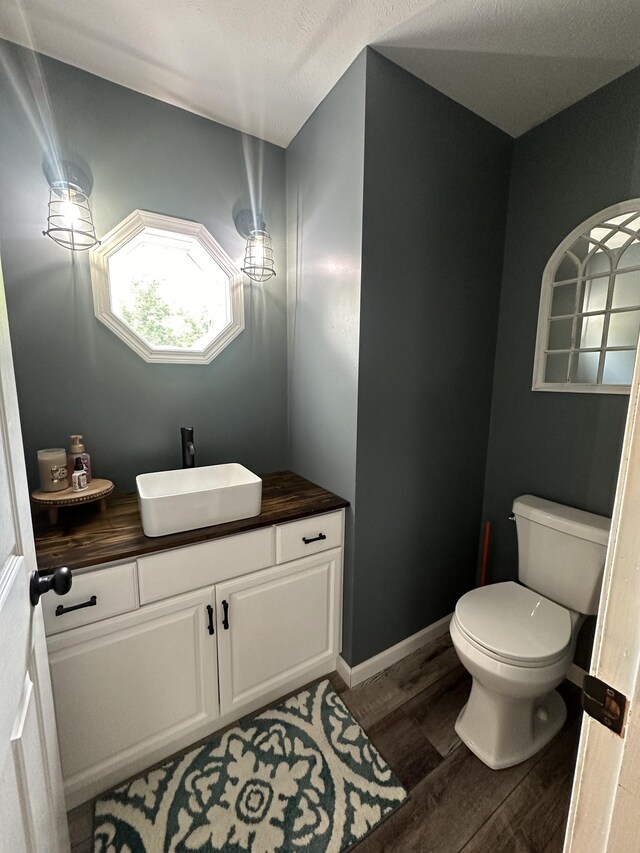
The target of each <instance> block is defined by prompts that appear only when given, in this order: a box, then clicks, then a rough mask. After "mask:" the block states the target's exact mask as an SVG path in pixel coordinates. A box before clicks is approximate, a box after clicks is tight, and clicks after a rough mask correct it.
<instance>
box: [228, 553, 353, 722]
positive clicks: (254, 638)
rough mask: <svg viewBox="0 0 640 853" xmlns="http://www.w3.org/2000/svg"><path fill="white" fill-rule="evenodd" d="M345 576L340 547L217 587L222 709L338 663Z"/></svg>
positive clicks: (291, 684)
mask: <svg viewBox="0 0 640 853" xmlns="http://www.w3.org/2000/svg"><path fill="white" fill-rule="evenodd" d="M341 577H342V549H340V548H336V549H334V550H333V551H325V552H324V553H322V554H316V555H315V556H313V557H308V558H306V559H304V560H296V561H295V562H292V563H287V565H286V566H281V567H278V568H274V569H265V570H264V571H261V572H256V573H255V574H253V575H249V576H247V577H244V578H239V579H238V580H234V581H228V582H226V583H221V584H218V585H216V612H217V616H218V629H217V631H218V668H219V674H220V675H219V677H220V707H221V712H222V714H223V715H225V714H228V713H230V712H232V711H235V710H236V709H239V708H241V707H242V706H244V705H249V704H252V703H253V704H255V701H254V700H256V699H259V698H260V697H264V701H268V700H269V694H271V695H273V694H274V692H277V690H278V689H280V690H283V689H286V688H288V687H290V689H293V688H294V687H295V686H297V685H296V684H295V682H297V683H298V684H302V683H304V676H305V675H307V674H308V675H309V677H310V678H311V677H315V676H317V675H320V674H322V672H329V671H330V670H331V669H333V667H334V665H335V660H336V657H337V655H338V652H339V647H338V644H339V637H340V601H341ZM225 615H226V619H225Z"/></svg>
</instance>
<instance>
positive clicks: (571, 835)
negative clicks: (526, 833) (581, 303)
mask: <svg viewBox="0 0 640 853" xmlns="http://www.w3.org/2000/svg"><path fill="white" fill-rule="evenodd" d="M591 674H593V675H595V676H596V677H597V678H599V679H601V680H602V681H604V682H606V683H607V684H608V685H610V686H611V687H613V688H614V689H616V690H618V691H620V692H621V693H623V694H624V695H625V696H626V697H627V699H628V700H629V701H628V705H627V710H626V718H625V727H624V729H623V731H622V735H617V734H614V733H613V732H612V731H610V730H609V729H607V728H606V727H605V726H603V725H602V724H601V723H599V722H596V720H594V719H592V718H591V717H588V716H586V715H585V716H584V720H583V726H582V732H581V736H580V747H579V751H578V762H577V766H576V775H575V779H574V785H573V793H572V799H571V809H570V812H569V822H568V826H567V836H566V839H565V848H564V849H565V851H566V853H606V851H611V853H613V851H616V853H617V851H624V853H633V851H640V834H639V832H638V814H639V813H640V719H638V712H639V711H640V357H638V358H637V359H636V370H635V375H634V378H633V383H632V386H631V394H630V398H629V413H628V416H627V426H626V431H625V439H624V445H623V450H622V461H621V465H620V473H619V476H618V487H617V491H616V500H615V505H614V510H613V518H612V520H611V539H610V542H609V548H608V552H607V563H606V566H605V575H604V580H603V587H602V595H601V599H600V608H599V611H598V623H597V628H596V639H595V644H594V650H593V660H592V663H591Z"/></svg>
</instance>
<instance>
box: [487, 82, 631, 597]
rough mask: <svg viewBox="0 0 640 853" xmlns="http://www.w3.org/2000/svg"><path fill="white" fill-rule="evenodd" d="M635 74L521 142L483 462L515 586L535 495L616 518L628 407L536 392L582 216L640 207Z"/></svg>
mask: <svg viewBox="0 0 640 853" xmlns="http://www.w3.org/2000/svg"><path fill="white" fill-rule="evenodd" d="M639 152H640V69H636V70H634V71H632V72H630V73H629V74H626V75H625V76H623V77H621V78H619V79H618V80H615V81H614V82H613V83H610V84H609V85H607V86H605V87H604V88H602V89H600V90H599V91H597V92H595V93H594V94H593V95H590V96H589V97H588V98H585V99H584V100H582V101H580V102H579V103H578V104H575V105H574V106H572V107H570V108H569V109H567V110H565V111H564V112H562V113H561V114H560V115H558V116H556V117H555V118H552V119H550V120H549V121H547V122H545V123H544V124H542V125H540V126H539V127H537V128H535V129H534V130H532V131H530V132H529V133H527V134H525V135H524V136H522V137H521V138H520V139H517V140H516V142H515V144H514V156H513V168H512V173H511V186H510V196H509V217H508V225H507V238H506V244H505V261H504V277H503V282H502V294H501V300H500V322H499V327H498V345H497V351H496V363H495V378H494V385H493V402H492V414H491V433H490V441H489V452H488V458H487V473H486V486H485V497H484V511H483V514H484V517H485V518H487V519H489V520H490V521H491V522H492V524H493V547H492V560H491V578H492V579H493V580H501V579H504V578H511V577H514V576H515V572H516V566H517V562H516V561H517V543H516V537H515V530H514V525H513V524H510V523H509V521H508V520H507V519H508V515H509V513H510V511H511V503H512V501H513V499H514V498H515V497H517V496H518V495H520V494H523V493H527V492H531V493H533V494H536V495H540V496H541V497H544V498H548V499H550V500H555V501H559V502H561V503H566V504H569V505H571V506H576V507H579V508H581V509H585V510H588V511H590V512H596V513H601V514H604V515H610V514H611V511H612V508H613V498H614V493H615V486H616V478H617V474H618V467H619V462H620V451H621V446H622V437H623V432H624V423H625V418H626V413H627V405H628V402H629V397H628V396H627V395H601V394H570V393H567V394H558V393H550V392H544V391H532V390H531V382H532V374H533V358H534V350H535V339H536V327H537V321H538V306H539V300H540V285H541V281H542V273H543V271H544V268H545V266H546V264H547V261H548V260H549V257H550V256H551V254H552V253H553V251H554V250H555V249H556V247H557V246H558V244H559V243H560V242H561V241H562V240H563V239H564V238H565V237H566V236H567V234H569V233H570V232H571V231H572V230H573V229H574V228H575V227H576V226H577V225H579V224H580V223H581V222H582V221H583V220H585V219H586V218H587V217H589V216H591V215H592V214H594V213H597V212H598V211H599V210H602V209H603V208H605V207H608V206H609V205H611V204H615V203H616V202H620V201H624V200H625V199H630V198H634V197H638V196H640V154H639Z"/></svg>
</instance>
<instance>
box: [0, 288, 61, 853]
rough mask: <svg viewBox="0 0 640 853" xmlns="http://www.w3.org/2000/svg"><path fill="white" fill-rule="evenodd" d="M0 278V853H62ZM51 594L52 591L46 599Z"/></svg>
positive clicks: (53, 739)
mask: <svg viewBox="0 0 640 853" xmlns="http://www.w3.org/2000/svg"><path fill="white" fill-rule="evenodd" d="M35 569H36V555H35V548H34V544H33V532H32V529H31V516H30V511H29V494H28V491H27V480H26V475H25V470H24V462H23V448H22V439H21V433H20V420H19V417H18V403H17V397H16V389H15V379H14V373H13V363H12V360H11V344H10V341H9V326H8V322H7V308H6V302H5V296H4V286H3V282H2V273H1V272H0V697H1V699H0V851H2V853H23V851H27V853H63V851H68V850H69V836H68V831H67V822H66V815H65V809H64V798H63V793H62V776H61V773H60V759H59V755H58V740H57V735H56V723H55V715H54V710H53V701H52V697H51V684H50V680H49V669H48V664H47V650H46V645H45V639H44V629H43V623H42V613H41V609H40V608H39V607H32V606H31V603H30V601H29V577H30V574H31V572H33V571H34V570H35ZM50 594H51V593H50Z"/></svg>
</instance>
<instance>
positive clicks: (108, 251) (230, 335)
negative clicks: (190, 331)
mask: <svg viewBox="0 0 640 853" xmlns="http://www.w3.org/2000/svg"><path fill="white" fill-rule="evenodd" d="M145 228H160V229H162V230H164V231H173V232H175V233H177V234H184V235H186V236H189V237H195V238H196V240H198V242H199V243H200V244H201V245H202V247H203V248H204V249H205V251H206V252H208V254H209V255H211V257H212V258H213V259H214V260H215V261H216V263H217V264H218V266H220V267H221V268H222V269H223V270H224V271H225V273H226V274H227V275H228V277H229V284H230V291H231V316H232V318H233V319H232V321H231V323H230V324H229V325H227V326H226V327H225V329H224V330H223V331H222V332H221V333H220V334H219V335H218V336H217V337H216V338H214V340H212V341H211V342H210V343H209V344H207V346H206V347H204V349H202V350H193V351H187V350H184V351H182V352H181V351H176V349H174V348H161V347H151V346H149V344H147V343H146V342H145V341H144V340H143V339H142V338H141V337H140V336H139V335H137V334H136V333H135V332H134V331H133V329H132V328H131V327H130V326H128V325H127V323H125V322H124V321H123V320H121V319H120V318H119V317H118V316H117V315H116V314H114V313H113V311H112V310H111V298H110V289H109V287H110V286H109V258H110V257H111V256H112V255H113V254H114V253H115V252H117V251H118V250H119V249H121V248H122V247H123V246H124V245H125V244H126V243H128V242H129V241H130V240H131V239H133V237H135V236H136V235H137V234H139V233H140V232H141V231H143V230H144V229H145ZM89 261H90V268H91V284H92V289H93V308H94V312H95V315H96V317H97V318H98V320H100V321H101V322H102V323H104V324H105V326H107V327H108V328H109V329H110V330H111V331H112V332H113V333H114V334H115V335H117V336H118V337H119V338H120V339H121V340H122V341H124V343H125V344H127V346H129V347H130V348H131V349H132V350H133V351H134V352H136V353H137V354H138V355H139V356H140V357H141V358H143V359H144V360H145V361H147V362H162V363H164V364H210V363H211V362H212V361H213V359H214V358H215V357H216V356H217V355H218V354H219V353H220V352H222V350H223V349H224V348H225V347H226V346H228V345H229V344H230V343H231V341H232V340H233V339H234V338H235V337H237V336H238V335H239V334H240V332H242V330H243V329H244V291H243V286H242V276H241V274H240V271H239V270H238V268H237V267H236V266H235V264H234V263H233V261H232V260H231V258H230V257H229V255H227V253H226V252H225V251H224V249H223V248H222V247H221V246H220V245H219V244H218V243H217V242H216V241H215V240H214V238H213V237H212V236H211V234H210V233H209V231H208V230H207V229H206V228H205V227H204V225H201V224H200V223H199V222H192V221H191V220H188V219H177V218H175V217H173V216H165V215H163V214H159V213H149V212H148V211H146V210H134V211H133V213H132V214H130V215H129V216H128V217H127V218H126V219H124V220H123V221H122V222H120V223H119V224H118V225H116V226H115V228H112V229H111V231H109V233H108V234H106V235H105V236H104V237H103V238H102V242H101V244H99V245H97V246H95V247H94V248H93V249H92V250H91V251H90V253H89Z"/></svg>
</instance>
